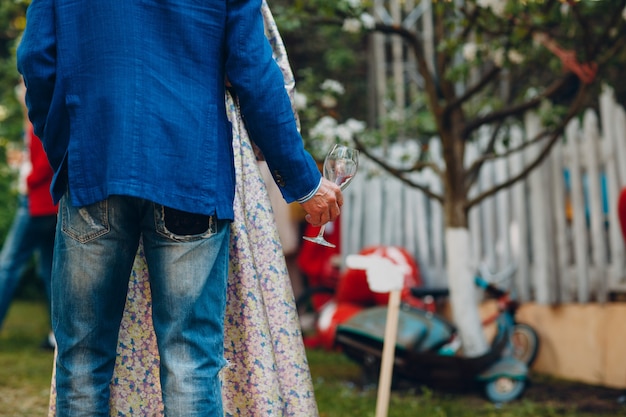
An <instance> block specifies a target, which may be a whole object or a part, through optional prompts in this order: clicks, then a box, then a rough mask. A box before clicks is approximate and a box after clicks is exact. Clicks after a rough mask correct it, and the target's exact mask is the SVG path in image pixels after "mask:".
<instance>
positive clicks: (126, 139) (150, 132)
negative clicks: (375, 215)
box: [18, 0, 321, 219]
mask: <svg viewBox="0 0 626 417" xmlns="http://www.w3.org/2000/svg"><path fill="white" fill-rule="evenodd" d="M260 8H261V0H219V1H218V0H209V1H207V0H202V1H201V0H136V1H135V0H134V1H128V0H107V1H76V0H33V1H32V3H31V5H30V6H29V9H28V13H27V26H26V30H25V32H24V35H23V39H22V41H21V43H20V46H19V48H18V69H19V71H20V72H21V73H22V74H23V76H24V79H25V82H26V86H27V104H28V107H29V117H30V118H31V120H32V122H33V124H34V127H35V132H36V133H37V135H38V136H39V137H40V138H41V139H42V141H43V143H44V147H45V149H46V153H47V155H48V159H49V160H50V163H51V165H52V167H53V169H54V170H55V179H54V182H53V184H52V193H53V197H54V199H55V201H58V200H59V199H60V197H61V195H62V194H63V193H64V192H65V190H66V189H67V187H68V181H69V189H70V190H71V196H72V204H73V205H76V206H83V205H88V204H91V203H94V202H97V201H100V200H103V199H105V198H107V197H108V196H110V195H113V194H123V195H130V196H136V197H140V198H146V199H149V200H152V201H155V202H157V203H160V204H163V205H166V206H169V207H173V208H177V209H179V210H185V211H189V212H195V213H203V214H207V215H212V214H216V215H217V216H218V217H219V218H222V219H232V217H233V210H232V204H233V196H234V182H235V178H234V169H233V157H232V145H231V136H232V134H231V125H230V122H229V121H228V119H227V117H226V110H225V104H224V94H225V86H224V80H225V79H228V81H229V82H230V84H231V85H232V87H233V89H234V91H235V92H236V94H237V96H238V98H239V101H240V106H241V112H242V114H243V118H244V122H245V124H246V128H247V129H248V131H249V133H250V137H251V138H252V140H253V141H254V142H255V143H256V144H257V145H258V146H259V148H260V149H261V150H262V152H263V154H264V156H265V158H266V160H267V162H268V165H269V167H270V169H271V171H272V174H273V175H274V179H275V181H276V183H277V184H278V185H279V187H280V189H281V191H282V193H283V196H284V198H285V199H286V200H287V201H288V202H291V201H295V200H298V199H301V198H306V197H307V196H309V195H310V194H311V193H312V192H314V191H315V189H316V188H317V187H318V186H319V182H320V179H321V176H320V173H319V171H318V169H317V167H316V164H315V162H314V160H313V159H312V157H311V156H310V155H309V154H308V153H307V152H306V151H305V150H304V148H303V144H302V138H301V136H300V135H299V133H298V131H297V128H296V123H295V118H294V115H293V112H292V108H291V105H290V102H289V97H288V95H287V93H286V91H285V88H284V83H283V77H282V74H281V72H280V70H279V68H278V66H277V65H276V63H275V62H274V60H273V59H272V52H271V47H270V45H269V43H268V42H267V40H266V38H265V35H264V28H263V20H262V16H261V12H260Z"/></svg>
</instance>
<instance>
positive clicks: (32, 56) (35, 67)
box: [17, 0, 56, 140]
mask: <svg viewBox="0 0 626 417" xmlns="http://www.w3.org/2000/svg"><path fill="white" fill-rule="evenodd" d="M26 19H27V21H28V24H27V26H26V30H25V31H24V34H23V36H22V40H21V42H20V44H19V46H18V48H17V68H18V71H19V72H20V73H21V74H22V76H23V77H24V83H25V84H26V105H27V106H28V116H29V118H30V120H31V121H32V123H33V127H34V129H35V134H36V135H37V136H38V137H40V138H42V140H44V138H45V134H44V131H45V128H46V119H47V117H48V111H49V109H50V105H51V102H52V96H53V92H54V85H55V82H56V34H55V17H54V7H53V0H33V1H32V3H31V4H30V6H29V7H28V10H27V13H26Z"/></svg>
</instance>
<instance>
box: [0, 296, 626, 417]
mask: <svg viewBox="0 0 626 417" xmlns="http://www.w3.org/2000/svg"><path fill="white" fill-rule="evenodd" d="M47 332H48V325H47V313H46V310H45V307H44V305H43V304H42V303H38V302H26V301H18V302H15V303H13V306H12V307H11V310H10V312H9V316H8V317H7V321H6V323H5V325H4V328H3V330H2V332H1V333H0V417H37V416H42V417H43V416H45V415H46V412H47V404H48V388H49V384H50V374H51V371H52V353H51V352H49V351H44V350H41V349H40V348H39V345H40V343H41V341H42V340H43V339H44V337H45V336H46V334H47ZM309 361H310V366H311V373H312V375H313V381H314V385H315V393H316V397H317V402H318V406H319V409H320V417H374V412H375V409H376V388H375V387H369V388H362V387H360V385H359V381H360V380H361V373H360V369H359V368H358V366H356V365H355V364H354V363H352V362H350V361H349V360H348V359H347V358H346V357H344V356H343V355H341V354H339V353H330V352H325V351H320V350H314V351H309ZM532 379H533V381H535V382H534V383H533V384H532V385H531V386H530V387H529V388H528V390H527V392H526V394H525V395H524V396H523V397H522V399H521V400H519V401H516V402H514V403H511V404H507V405H504V406H502V407H496V406H495V405H493V404H491V403H489V402H487V401H485V400H484V399H483V398H482V397H481V396H480V393H479V392H472V393H466V394H459V393H456V394H451V393H445V392H438V391H434V390H429V389H426V388H419V387H415V388H413V389H408V390H403V391H401V392H394V393H393V395H392V397H391V403H390V406H389V414H388V416H389V417H475V416H481V417H601V416H624V417H626V406H624V405H622V404H620V402H619V399H620V398H621V394H622V393H620V392H619V391H616V390H608V389H605V388H599V387H589V386H586V385H582V384H574V383H569V382H566V381H558V380H552V379H549V378H546V377H541V376H536V375H533V376H532ZM253 417H265V416H253Z"/></svg>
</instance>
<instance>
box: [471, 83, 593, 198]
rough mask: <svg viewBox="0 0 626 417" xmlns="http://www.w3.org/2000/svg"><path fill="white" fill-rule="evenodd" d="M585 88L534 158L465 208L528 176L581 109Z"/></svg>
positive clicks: (579, 92) (580, 91)
mask: <svg viewBox="0 0 626 417" xmlns="http://www.w3.org/2000/svg"><path fill="white" fill-rule="evenodd" d="M587 90H588V86H583V87H582V88H581V89H580V90H579V91H578V95H577V96H576V98H575V99H574V101H573V102H572V105H571V106H570V109H569V112H568V114H567V115H566V116H564V117H563V119H562V120H561V123H559V125H558V126H557V127H556V128H554V129H552V130H551V131H550V133H549V134H547V136H548V137H549V139H548V142H547V143H546V145H545V146H544V148H543V149H542V150H541V151H540V152H539V153H538V154H537V156H536V157H535V159H534V160H532V161H531V162H530V163H529V164H528V165H526V167H524V169H522V170H521V171H520V172H519V173H518V174H517V175H514V176H513V177H510V178H509V179H507V180H506V181H503V182H501V183H499V184H497V185H495V186H494V187H492V188H490V189H488V190H485V191H483V192H482V193H480V194H478V195H477V196H476V197H474V198H472V199H469V200H468V201H467V203H466V206H465V208H466V210H469V209H470V208H471V207H473V206H475V205H477V204H479V203H480V202H481V201H483V200H484V199H486V198H487V197H490V196H492V195H494V194H495V193H497V192H498V191H500V190H503V189H505V188H508V187H510V186H511V185H513V184H515V183H516V182H517V181H519V180H521V179H523V178H525V177H526V176H528V174H530V173H531V172H532V171H533V170H534V169H535V168H536V167H538V166H539V165H540V164H541V163H542V162H543V160H544V159H545V158H546V157H547V156H548V155H549V154H550V150H552V147H553V146H554V144H555V143H556V142H557V141H558V140H559V138H560V137H561V135H562V134H563V132H564V131H565V127H566V126H567V124H568V123H569V121H570V120H571V119H572V118H574V117H575V116H576V114H578V112H579V111H580V110H581V108H582V106H583V104H584V102H585V96H586V94H587ZM538 136H539V135H538ZM544 136H546V134H544Z"/></svg>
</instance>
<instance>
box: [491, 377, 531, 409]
mask: <svg viewBox="0 0 626 417" xmlns="http://www.w3.org/2000/svg"><path fill="white" fill-rule="evenodd" d="M525 388H526V381H525V380H523V379H513V378H509V377H506V376H502V377H499V378H496V379H494V380H493V381H489V382H487V384H486V385H485V394H486V395H487V398H488V399H489V401H491V402H494V403H506V402H509V401H513V400H515V399H516V398H517V397H519V396H520V395H522V392H524V389H525Z"/></svg>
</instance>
